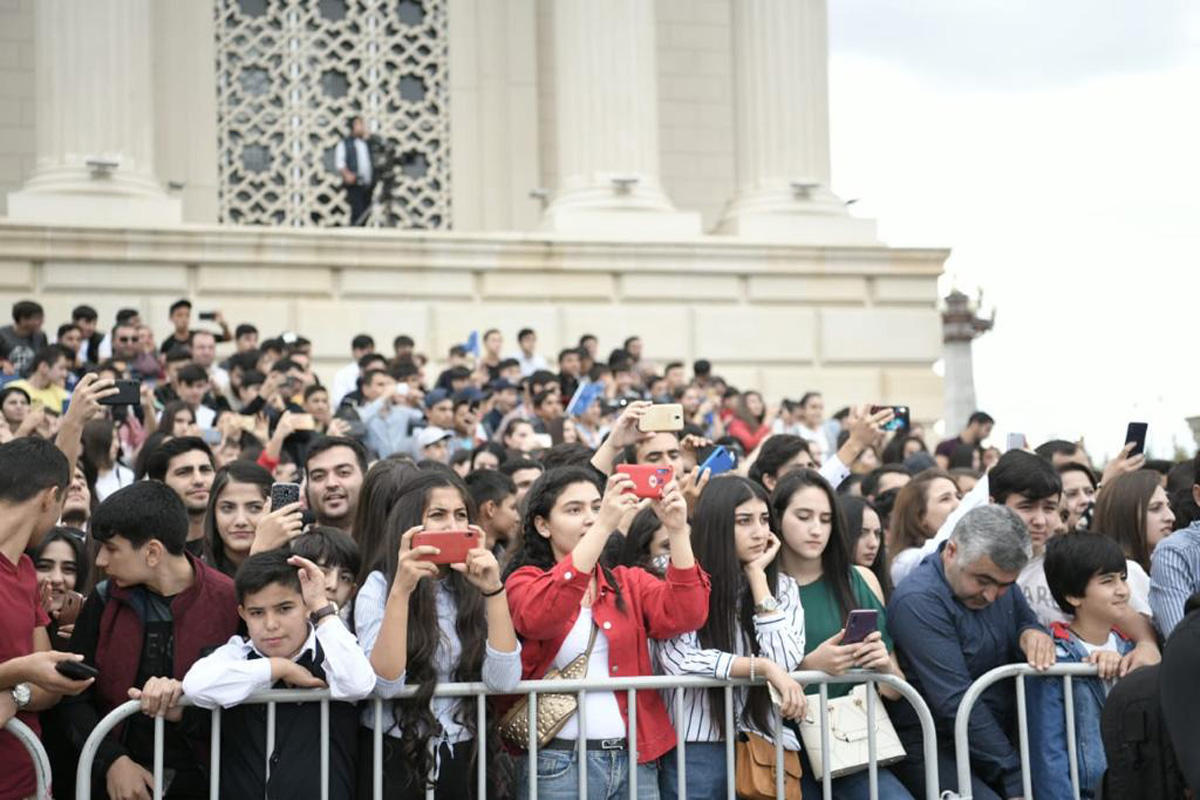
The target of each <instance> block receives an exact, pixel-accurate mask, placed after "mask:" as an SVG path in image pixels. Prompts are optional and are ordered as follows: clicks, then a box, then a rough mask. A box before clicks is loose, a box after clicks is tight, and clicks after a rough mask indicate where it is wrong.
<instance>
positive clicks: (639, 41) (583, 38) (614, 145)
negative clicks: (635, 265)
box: [543, 0, 700, 235]
mask: <svg viewBox="0 0 1200 800" xmlns="http://www.w3.org/2000/svg"><path fill="white" fill-rule="evenodd" d="M552 13H553V14H554V79H555V114H556V125H557V151H558V178H559V185H558V187H557V189H556V191H555V193H554V196H553V198H552V200H551V202H550V205H549V207H548V208H547V209H546V213H545V217H544V220H543V227H545V228H548V229H550V230H557V231H566V232H572V233H614V234H621V235H630V234H633V235H636V234H638V233H642V232H644V233H648V234H651V235H654V234H695V233H699V232H700V215H699V214H698V213H681V212H677V211H675V209H674V207H673V206H672V205H671V201H670V200H669V199H668V198H667V196H666V193H665V192H664V191H663V188H662V185H661V183H660V181H659V175H658V91H657V83H658V82H657V75H656V67H655V61H656V59H655V48H656V43H655V38H654V3H652V2H648V0H605V2H596V0H556V1H555V3H554V4H553V12H552Z"/></svg>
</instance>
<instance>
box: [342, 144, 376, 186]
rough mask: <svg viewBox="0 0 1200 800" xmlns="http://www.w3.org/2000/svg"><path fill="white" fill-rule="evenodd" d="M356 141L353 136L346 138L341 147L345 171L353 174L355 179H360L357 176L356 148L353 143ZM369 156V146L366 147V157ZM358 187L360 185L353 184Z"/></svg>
mask: <svg viewBox="0 0 1200 800" xmlns="http://www.w3.org/2000/svg"><path fill="white" fill-rule="evenodd" d="M356 141H358V140H357V139H355V138H354V137H353V136H347V137H346V138H345V139H343V140H342V147H343V148H345V150H346V169H348V170H350V171H351V172H353V173H354V175H355V177H360V176H359V174H358V148H357V147H356V146H355V144H354V143H355V142H356ZM370 155H371V146H370V145H369V144H368V145H367V157H368V158H369V157H370ZM354 185H355V186H360V185H361V184H354Z"/></svg>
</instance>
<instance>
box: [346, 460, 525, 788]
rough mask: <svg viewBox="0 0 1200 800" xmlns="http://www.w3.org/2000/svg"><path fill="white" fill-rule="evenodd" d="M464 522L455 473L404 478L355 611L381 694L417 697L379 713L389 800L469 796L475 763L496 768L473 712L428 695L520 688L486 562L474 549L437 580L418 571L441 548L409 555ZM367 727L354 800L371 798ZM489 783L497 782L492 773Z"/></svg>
mask: <svg viewBox="0 0 1200 800" xmlns="http://www.w3.org/2000/svg"><path fill="white" fill-rule="evenodd" d="M471 515H472V509H471V500H470V495H469V494H468V492H467V489H466V487H465V486H464V485H463V483H462V480H461V479H460V478H459V477H458V476H457V475H455V474H454V473H453V472H451V471H450V470H429V471H420V472H414V473H412V474H411V475H409V476H408V477H407V478H405V480H404V482H403V487H402V490H401V494H400V496H399V498H398V499H397V500H396V503H395V505H394V507H393V508H392V510H391V513H390V514H389V516H388V520H387V538H386V541H385V544H384V548H383V551H382V554H381V555H380V556H379V557H378V558H377V560H376V565H375V568H374V569H373V570H372V571H371V572H370V574H369V575H368V576H367V578H366V582H365V583H364V585H363V587H362V589H361V591H360V592H359V595H358V599H357V600H356V602H355V605H354V622H355V628H356V631H357V633H358V640H359V644H361V645H362V648H363V650H364V651H366V653H367V656H368V657H369V658H370V660H371V666H372V667H373V668H374V669H375V675H376V684H375V692H376V694H377V695H379V696H381V697H385V698H387V697H395V695H396V694H397V693H398V692H399V690H400V689H402V688H404V687H405V686H417V687H418V691H417V694H416V696H415V697H413V698H411V699H406V700H398V701H396V702H395V703H392V704H390V707H389V706H385V711H384V714H383V725H384V730H383V733H384V734H385V735H384V746H383V764H382V770H383V791H384V796H386V797H389V798H412V799H413V800H420V799H421V798H424V797H425V791H426V787H427V784H431V785H432V787H433V789H434V796H435V797H436V798H439V800H441V799H442V798H445V799H446V800H465V799H466V798H470V797H474V794H475V792H474V788H475V782H474V780H473V776H474V775H475V766H474V762H475V759H476V758H480V757H482V758H488V759H489V760H492V761H494V758H493V756H494V755H495V754H496V753H497V752H498V750H499V748H498V746H497V744H496V742H495V741H493V737H492V736H491V735H489V733H490V732H489V731H479V730H476V722H475V719H476V717H475V704H474V703H473V702H469V701H468V702H464V701H463V700H461V699H460V698H455V697H436V698H435V697H433V691H434V689H435V688H436V686H437V684H438V683H439V682H446V681H454V682H472V681H480V680H482V681H483V682H484V683H485V684H487V685H488V686H489V687H490V688H492V689H497V690H505V689H512V688H513V687H514V686H516V685H517V683H518V682H519V681H520V679H521V648H520V645H519V644H518V643H517V636H516V633H514V631H513V624H512V619H511V618H510V617H509V612H508V602H507V600H506V599H505V596H504V584H502V583H501V582H500V566H499V564H497V563H496V557H495V556H494V555H492V552H491V551H490V550H488V549H487V548H486V547H483V546H480V547H478V548H475V549H473V550H471V551H470V552H469V553H468V556H467V561H466V563H463V564H452V565H450V568H449V569H440V568H439V567H438V566H437V565H436V564H434V563H433V562H431V561H426V560H422V559H423V558H424V557H427V556H429V555H433V554H436V551H437V548H434V547H429V546H422V547H413V546H412V539H413V536H414V534H416V533H417V532H418V531H422V530H425V531H458V530H466V529H467V528H468V527H471V528H472V529H474V530H478V529H477V528H474V526H472V525H471ZM479 533H480V536H481V537H482V536H483V532H482V531H479ZM362 721H363V726H364V727H363V728H362V729H361V730H360V736H359V747H360V750H359V752H360V754H361V756H362V761H361V763H362V768H361V769H360V770H359V797H370V796H371V789H372V781H371V778H372V765H373V748H372V738H373V732H372V729H373V726H374V724H375V717H374V714H373V713H372V711H371V709H370V707H368V708H367V709H365V710H364V712H363V719H362ZM493 721H494V720H493ZM490 766H491V765H490ZM488 774H489V775H491V776H493V778H494V779H496V778H498V777H499V776H498V771H497V770H495V769H489V770H488ZM478 800H483V799H482V798H478Z"/></svg>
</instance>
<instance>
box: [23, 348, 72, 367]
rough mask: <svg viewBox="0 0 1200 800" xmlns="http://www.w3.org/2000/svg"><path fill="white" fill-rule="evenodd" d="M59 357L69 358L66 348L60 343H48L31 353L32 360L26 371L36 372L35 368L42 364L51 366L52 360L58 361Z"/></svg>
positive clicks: (52, 364)
mask: <svg viewBox="0 0 1200 800" xmlns="http://www.w3.org/2000/svg"><path fill="white" fill-rule="evenodd" d="M60 358H66V359H69V358H70V356H69V355H68V353H67V348H65V347H63V346H62V345H58V344H48V345H46V346H45V347H39V348H38V350H37V352H36V353H34V355H33V361H31V362H29V370H28V372H29V374H31V375H32V374H33V373H34V372H37V368H38V367H40V366H41V365H42V364H45V365H46V366H48V367H53V366H54V362H55V361H58V360H59V359H60Z"/></svg>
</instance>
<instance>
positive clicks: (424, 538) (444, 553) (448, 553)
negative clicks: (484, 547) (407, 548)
mask: <svg viewBox="0 0 1200 800" xmlns="http://www.w3.org/2000/svg"><path fill="white" fill-rule="evenodd" d="M422 545H431V546H433V547H436V548H438V550H440V551H441V552H440V553H438V554H437V555H435V556H433V555H428V556H422V557H421V560H422V561H432V562H433V563H434V564H462V563H464V562H465V561H466V560H467V551H468V550H474V549H475V548H476V547H479V546H480V540H479V532H478V531H421V532H419V533H414V534H413V538H412V546H413V548H417V547H421V546H422Z"/></svg>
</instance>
